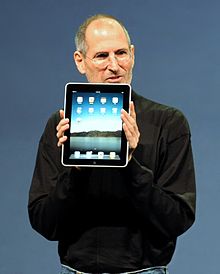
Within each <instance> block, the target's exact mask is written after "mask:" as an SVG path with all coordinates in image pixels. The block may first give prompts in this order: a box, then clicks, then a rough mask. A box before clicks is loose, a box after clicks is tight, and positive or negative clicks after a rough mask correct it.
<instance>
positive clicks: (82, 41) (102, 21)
mask: <svg viewBox="0 0 220 274" xmlns="http://www.w3.org/2000/svg"><path fill="white" fill-rule="evenodd" d="M104 25H105V26H108V28H109V30H110V29H111V28H114V27H116V26H117V27H119V29H121V31H122V32H123V33H124V35H125V37H126V39H127V43H128V45H129V46H130V45H131V41H130V37H129V34H128V32H127V30H126V28H125V27H124V25H123V24H122V23H121V22H120V21H119V20H118V19H116V18H115V17H113V16H111V15H106V14H97V15H94V16H92V17H89V18H88V19H87V20H86V21H85V22H84V23H83V24H82V25H81V26H80V27H79V29H78V31H77V33H76V36H75V44H76V49H77V50H78V51H80V52H82V53H83V54H84V55H85V54H86V52H87V49H88V43H87V37H86V35H87V34H88V30H89V32H90V30H91V29H92V28H93V27H95V28H96V30H98V29H99V30H100V31H101V28H102V27H103V26H104ZM93 34H97V33H95V32H94V33H93ZM103 35H104V33H103Z"/></svg>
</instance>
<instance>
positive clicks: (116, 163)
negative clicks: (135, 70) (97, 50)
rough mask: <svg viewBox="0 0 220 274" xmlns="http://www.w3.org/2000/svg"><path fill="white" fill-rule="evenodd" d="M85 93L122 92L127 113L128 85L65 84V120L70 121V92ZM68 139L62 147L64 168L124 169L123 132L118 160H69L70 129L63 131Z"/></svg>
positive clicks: (124, 144) (129, 94) (125, 140)
mask: <svg viewBox="0 0 220 274" xmlns="http://www.w3.org/2000/svg"><path fill="white" fill-rule="evenodd" d="M74 90H75V91H79V92H82V91H84V92H85V91H86V92H87V93H90V92H91V93H93V92H95V91H97V90H99V91H100V92H101V93H115V94H118V93H121V92H122V91H123V109H124V110H126V111H127V112H129V102H130V98H131V86H130V85H129V84H103V83H67V84H66V86H65V98H64V113H65V118H68V119H69V120H70V121H71V111H72V96H73V92H72V91H74ZM65 135H66V136H67V137H68V138H67V141H66V142H65V143H64V145H63V146H62V157H61V158H62V159H61V162H62V164H63V165H64V166H94V167H95V166H109V167H124V166H126V165H127V161H128V143H127V139H126V136H125V133H124V131H123V130H122V135H121V153H120V160H118V159H114V160H111V159H108V160H106V159H95V160H94V159H70V155H71V152H70V129H69V130H67V131H65Z"/></svg>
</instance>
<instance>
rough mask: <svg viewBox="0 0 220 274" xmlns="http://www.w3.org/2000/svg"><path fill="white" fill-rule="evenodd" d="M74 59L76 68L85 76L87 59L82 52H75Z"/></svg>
mask: <svg viewBox="0 0 220 274" xmlns="http://www.w3.org/2000/svg"><path fill="white" fill-rule="evenodd" d="M73 59H74V61H75V64H76V67H77V69H78V71H79V72H80V73H81V74H85V73H86V70H85V58H84V57H83V54H82V53H81V52H80V51H78V50H77V51H75V52H74V54H73Z"/></svg>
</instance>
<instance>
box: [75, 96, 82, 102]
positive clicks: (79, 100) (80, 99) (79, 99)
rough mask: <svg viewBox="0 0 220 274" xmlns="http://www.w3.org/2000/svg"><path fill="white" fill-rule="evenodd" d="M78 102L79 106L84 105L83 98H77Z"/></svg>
mask: <svg viewBox="0 0 220 274" xmlns="http://www.w3.org/2000/svg"><path fill="white" fill-rule="evenodd" d="M76 101H77V103H78V104H82V103H83V97H82V96H77V99H76Z"/></svg>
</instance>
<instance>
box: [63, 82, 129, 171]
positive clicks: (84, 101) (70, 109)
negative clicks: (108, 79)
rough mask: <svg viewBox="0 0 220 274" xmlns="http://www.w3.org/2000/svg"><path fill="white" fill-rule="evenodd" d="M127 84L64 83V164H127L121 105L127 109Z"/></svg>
mask: <svg viewBox="0 0 220 274" xmlns="http://www.w3.org/2000/svg"><path fill="white" fill-rule="evenodd" d="M130 92H131V87H130V85H127V84H95V83H68V84H67V85H66V87H65V102H64V109H65V117H66V118H69V120H70V128H69V130H68V131H67V132H66V133H65V135H67V137H68V141H67V142H65V144H64V145H63V151H62V163H63V164H64V165H67V166H71V165H75V166H109V167H110V166H114V167H123V166H126V164H127V156H128V144H127V140H126V137H125V134H124V132H123V129H122V120H121V109H122V108H123V109H125V110H126V111H129V101H130Z"/></svg>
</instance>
